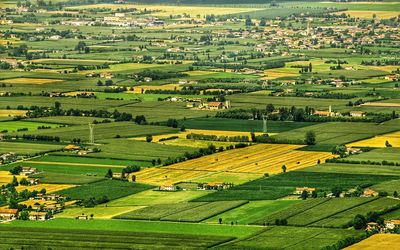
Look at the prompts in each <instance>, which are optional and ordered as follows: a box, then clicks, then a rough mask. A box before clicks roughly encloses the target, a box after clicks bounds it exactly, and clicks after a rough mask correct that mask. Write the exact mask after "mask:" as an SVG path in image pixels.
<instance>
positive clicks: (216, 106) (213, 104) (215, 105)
mask: <svg viewBox="0 0 400 250" xmlns="http://www.w3.org/2000/svg"><path fill="white" fill-rule="evenodd" d="M223 107H224V104H223V103H222V102H209V103H208V109H210V110H217V109H223Z"/></svg>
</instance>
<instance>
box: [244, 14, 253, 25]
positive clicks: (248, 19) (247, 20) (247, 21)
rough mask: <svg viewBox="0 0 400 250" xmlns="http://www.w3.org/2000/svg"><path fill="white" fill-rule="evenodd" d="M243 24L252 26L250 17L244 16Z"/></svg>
mask: <svg viewBox="0 0 400 250" xmlns="http://www.w3.org/2000/svg"><path fill="white" fill-rule="evenodd" d="M245 23H246V26H253V22H252V21H251V18H250V16H246V21H245Z"/></svg>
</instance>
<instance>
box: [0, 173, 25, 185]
mask: <svg viewBox="0 0 400 250" xmlns="http://www.w3.org/2000/svg"><path fill="white" fill-rule="evenodd" d="M16 177H17V179H18V180H20V179H21V178H22V177H20V176H16ZM12 179H13V175H12V174H10V172H8V171H0V184H7V183H10V182H11V181H12Z"/></svg>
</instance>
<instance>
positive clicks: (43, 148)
mask: <svg viewBox="0 0 400 250" xmlns="http://www.w3.org/2000/svg"><path fill="white" fill-rule="evenodd" d="M63 147H64V145H61V144H51V143H49V144H46V143H34V142H14V141H0V154H4V153H9V152H14V153H17V154H21V155H35V154H38V153H45V152H49V151H56V150H61V149H62V148H63Z"/></svg>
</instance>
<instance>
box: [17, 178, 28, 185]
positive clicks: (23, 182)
mask: <svg viewBox="0 0 400 250" xmlns="http://www.w3.org/2000/svg"><path fill="white" fill-rule="evenodd" d="M19 184H20V185H21V186H28V185H29V181H28V180H27V179H26V178H22V179H21V180H20V181H19Z"/></svg>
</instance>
